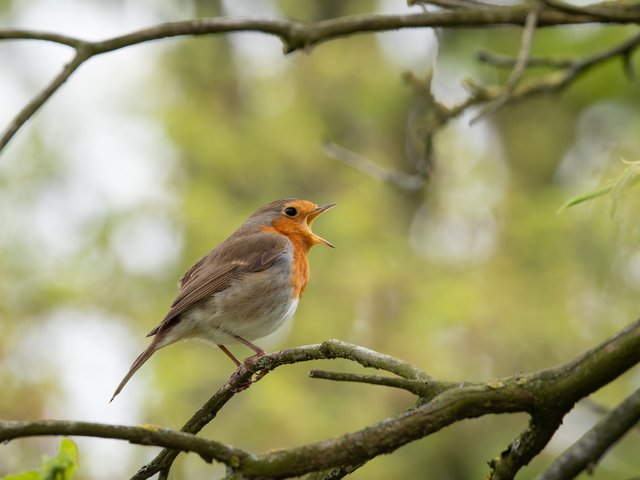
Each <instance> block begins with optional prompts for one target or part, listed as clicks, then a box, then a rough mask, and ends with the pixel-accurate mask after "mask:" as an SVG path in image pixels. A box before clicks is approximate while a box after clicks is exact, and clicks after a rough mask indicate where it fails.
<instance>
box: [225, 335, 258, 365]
mask: <svg viewBox="0 0 640 480" xmlns="http://www.w3.org/2000/svg"><path fill="white" fill-rule="evenodd" d="M231 336H232V337H233V338H235V339H236V340H237V341H238V342H240V343H241V344H243V345H244V346H245V347H249V348H250V349H251V350H253V351H254V352H256V354H255V355H254V356H253V357H249V358H254V357H256V358H258V357H264V356H265V353H264V350H262V349H261V348H260V347H258V346H257V345H254V344H253V343H251V342H250V341H249V340H245V339H244V338H242V337H241V336H240V335H236V334H235V333H232V334H231ZM245 361H246V360H245Z"/></svg>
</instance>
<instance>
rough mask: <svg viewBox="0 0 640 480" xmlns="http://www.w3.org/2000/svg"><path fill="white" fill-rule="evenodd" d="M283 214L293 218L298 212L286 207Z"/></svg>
mask: <svg viewBox="0 0 640 480" xmlns="http://www.w3.org/2000/svg"><path fill="white" fill-rule="evenodd" d="M284 213H285V215H287V216H288V217H295V216H296V215H297V214H298V210H296V209H295V208H293V207H287V208H285V209H284Z"/></svg>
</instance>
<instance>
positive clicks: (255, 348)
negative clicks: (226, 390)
mask: <svg viewBox="0 0 640 480" xmlns="http://www.w3.org/2000/svg"><path fill="white" fill-rule="evenodd" d="M231 336H232V337H233V338H235V339H236V340H237V341H238V342H239V343H241V344H243V345H245V346H246V347H249V348H250V349H251V350H253V351H254V352H256V354H255V355H252V356H250V357H248V358H245V360H244V362H242V363H240V362H238V359H236V357H234V356H233V355H232V354H231V352H229V350H227V348H226V347H223V346H222V345H218V346H219V347H220V348H221V349H222V351H223V352H225V353H226V354H227V355H229V356H230V358H231V357H233V358H232V359H233V360H235V362H238V363H236V365H237V366H238V368H237V369H236V371H235V372H233V373H232V374H231V377H230V378H229V381H231V382H233V381H234V380H235V379H236V378H237V377H238V376H239V375H240V372H241V371H242V369H243V368H244V369H246V370H248V371H250V372H251V373H255V372H254V371H253V369H252V368H251V367H253V364H254V363H255V362H256V361H257V360H258V359H259V358H260V357H264V356H265V355H266V354H265V351H264V350H262V349H261V348H260V347H258V346H257V345H254V344H253V343H251V342H250V341H249V340H246V339H244V338H242V337H241V336H240V335H236V334H235V333H232V334H231ZM235 362H234V363H235ZM267 372H268V371H267V370H265V371H262V372H260V373H259V374H258V375H257V376H256V378H255V380H248V381H247V382H245V383H243V384H241V385H238V386H237V387H236V390H235V391H236V392H239V391H242V390H245V389H246V388H249V386H250V385H251V384H252V383H255V382H257V381H258V380H260V379H261V378H262V377H264V376H265V375H266V374H267Z"/></svg>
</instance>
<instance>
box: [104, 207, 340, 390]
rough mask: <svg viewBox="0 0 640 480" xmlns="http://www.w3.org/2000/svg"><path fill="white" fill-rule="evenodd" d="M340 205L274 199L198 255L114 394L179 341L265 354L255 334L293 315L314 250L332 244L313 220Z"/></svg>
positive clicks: (264, 332)
mask: <svg viewBox="0 0 640 480" xmlns="http://www.w3.org/2000/svg"><path fill="white" fill-rule="evenodd" d="M334 206H335V204H333V203H332V204H329V205H325V206H323V207H319V206H318V205H316V204H315V203H312V202H309V201H307V200H297V199H292V198H288V199H284V200H276V201H274V202H271V203H268V204H267V205H265V206H264V207H262V208H260V209H258V210H256V211H255V212H254V213H253V214H252V215H251V216H250V217H249V218H248V220H247V221H246V222H244V223H243V224H242V225H240V227H239V228H238V229H237V230H236V231H235V232H233V233H232V234H231V236H229V238H227V239H226V240H225V241H224V242H222V243H221V244H220V245H218V246H217V247H216V248H214V249H213V250H211V252H209V253H208V254H207V255H205V256H204V257H202V258H201V259H200V260H198V261H197V262H196V263H195V264H194V265H193V266H192V267H191V268H190V269H189V270H187V272H186V273H185V274H184V275H183V276H182V278H181V279H180V282H179V283H178V296H177V297H176V299H175V300H174V302H173V304H172V305H171V308H170V309H169V312H168V313H167V315H166V316H165V317H164V320H162V321H161V322H160V323H159V324H158V326H157V327H155V328H154V329H153V330H151V331H150V332H149V334H148V335H147V336H148V337H153V339H152V341H151V343H150V344H149V346H148V347H147V348H146V349H145V350H144V351H143V352H142V353H141V354H140V355H139V356H138V358H136V360H135V361H134V362H133V365H131V368H130V369H129V372H128V373H127V374H126V375H125V376H124V378H123V379H122V381H121V382H120V385H118V388H116V391H115V393H114V394H113V397H111V400H110V401H113V399H114V398H115V397H116V395H118V394H119V393H120V391H121V390H122V389H123V387H124V386H125V385H126V384H127V382H128V381H129V379H130V378H131V377H132V376H133V374H134V373H135V372H136V371H137V370H138V369H139V368H140V367H141V366H142V364H144V362H146V361H147V360H148V359H149V357H151V355H153V354H154V352H156V350H159V349H160V348H162V347H166V346H167V345H171V344H172V343H175V342H177V341H178V340H187V339H189V338H194V339H199V340H205V341H207V342H211V343H214V344H215V345H217V346H218V347H220V349H221V350H222V351H223V352H224V353H225V354H226V355H227V356H228V357H229V358H230V359H231V360H232V361H233V363H235V364H236V366H240V365H241V362H240V361H239V360H238V359H237V358H236V357H235V356H234V355H233V354H232V353H231V352H230V351H229V350H228V349H227V347H225V344H229V343H242V344H243V345H245V346H247V347H249V348H250V349H252V350H253V351H254V352H256V354H255V355H254V356H253V357H250V358H254V357H261V356H263V355H264V354H265V353H264V350H262V349H261V348H260V347H258V346H256V345H254V344H253V343H251V341H250V340H255V339H257V338H262V337H265V336H266V335H269V334H270V333H272V332H273V331H275V330H276V329H277V328H279V327H280V326H282V324H283V323H285V322H286V321H287V320H289V319H290V318H291V317H292V316H293V314H294V312H295V311H296V307H297V306H298V301H299V300H300V297H301V296H302V293H303V292H304V289H305V287H306V285H307V282H308V281H309V260H308V258H307V255H308V253H309V250H310V249H311V247H313V246H314V245H317V244H319V243H324V244H325V245H327V246H329V247H332V248H333V245H332V244H331V243H330V242H328V241H327V240H325V239H323V238H321V237H319V236H318V235H316V234H315V233H313V232H312V231H311V224H312V223H313V222H314V220H315V219H316V218H318V216H319V215H321V214H322V213H323V212H326V211H327V210H329V209H330V208H331V207H334Z"/></svg>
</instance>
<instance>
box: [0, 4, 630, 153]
mask: <svg viewBox="0 0 640 480" xmlns="http://www.w3.org/2000/svg"><path fill="white" fill-rule="evenodd" d="M602 8H603V9H606V8H607V7H606V6H603V7H602ZM528 15H529V14H528V12H527V10H526V8H524V7H522V6H521V5H506V6H505V5H503V6H496V7H491V8H487V7H486V6H484V5H482V4H480V5H478V6H477V8H475V9H472V8H464V9H457V10H451V11H439V12H425V13H418V14H409V15H351V16H345V17H340V18H334V19H329V20H323V21H320V22H316V23H303V22H299V21H295V20H288V19H280V18H276V19H269V18H235V17H213V18H202V19H194V20H185V21H180V22H170V23H164V24H159V25H155V26H152V27H148V28H143V29H140V30H136V31H133V32H131V33H128V34H125V35H119V36H116V37H112V38H109V39H106V40H102V41H96V42H90V41H87V40H83V39H80V38H77V37H71V36H67V35H61V34H57V33H52V32H42V31H37V30H29V29H0V41H2V40H40V41H46V42H53V43H58V44H60V45H66V46H69V47H72V48H74V49H76V56H75V57H74V61H73V62H72V64H70V65H72V68H71V67H69V66H67V68H69V69H71V71H70V72H67V71H66V69H65V71H63V73H62V74H61V75H59V76H58V77H56V78H55V79H54V80H53V81H52V82H51V83H50V85H49V87H47V89H46V91H45V92H42V93H40V94H38V95H37V97H36V98H35V99H34V100H32V101H31V102H30V103H29V105H27V107H25V108H24V109H23V110H22V111H21V112H20V113H19V114H18V115H17V116H16V117H15V118H14V119H13V120H12V121H11V123H10V125H9V127H7V128H6V130H5V132H4V133H3V135H2V138H1V139H0V152H1V151H2V150H3V149H4V148H5V147H6V146H7V144H8V143H9V141H10V140H11V139H12V138H13V136H14V135H15V134H16V133H17V132H18V130H19V129H20V128H21V127H22V126H23V125H24V124H25V123H26V122H27V120H29V118H31V116H33V114H34V113H35V112H36V111H37V110H38V109H39V108H40V107H41V106H42V104H43V103H44V102H45V101H46V100H47V99H48V98H49V97H50V96H51V95H52V94H53V93H54V92H55V91H56V90H57V89H58V88H59V87H60V85H62V83H63V82H64V81H65V80H66V79H67V78H68V77H69V75H71V73H72V71H73V70H75V69H77V68H78V67H79V65H80V64H81V63H83V62H85V61H87V60H89V59H90V58H92V57H94V56H96V55H101V54H103V53H107V52H112V51H115V50H119V49H122V48H125V47H129V46H133V45H138V44H141V43H145V42H150V41H154V40H160V39H166V38H175V37H183V36H202V35H212V34H220V33H231V32H247V31H252V32H261V33H264V34H267V35H275V36H277V37H279V38H280V40H281V41H282V43H283V45H284V51H285V53H290V52H293V51H296V50H301V49H306V50H308V49H309V48H310V47H313V46H316V45H319V44H321V43H324V42H328V41H331V40H335V39H338V38H343V37H346V36H352V35H356V34H364V33H371V32H383V31H389V30H397V29H403V28H424V27H443V28H468V27H484V26H489V25H491V26H494V25H524V24H525V23H526V21H527V17H528ZM599 20H600V17H598V16H595V15H590V14H583V13H571V12H566V11H562V10H558V9H551V8H549V9H545V10H543V11H542V12H541V13H540V17H539V22H538V23H539V25H540V26H552V25H569V24H584V23H593V22H596V21H599ZM606 21H612V22H613V20H606ZM637 21H640V12H633V11H631V12H629V14H628V16H627V17H626V18H624V19H620V20H619V23H632V22H637ZM76 63H77V64H76Z"/></svg>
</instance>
